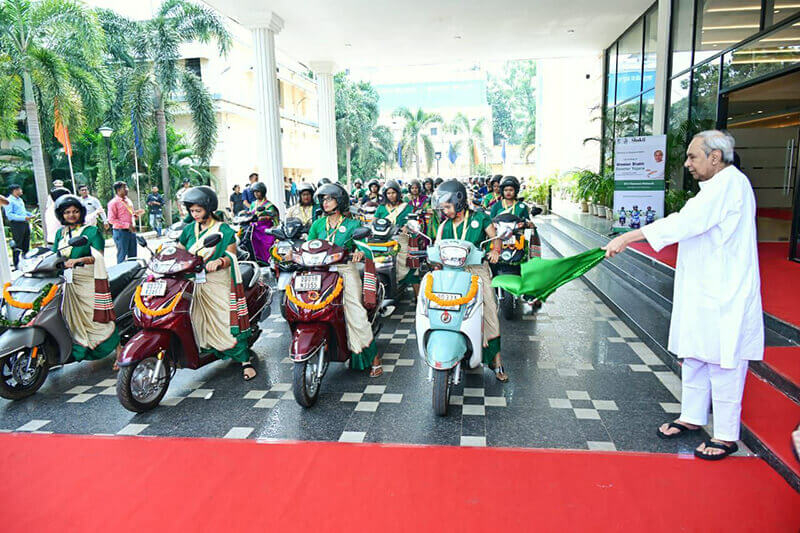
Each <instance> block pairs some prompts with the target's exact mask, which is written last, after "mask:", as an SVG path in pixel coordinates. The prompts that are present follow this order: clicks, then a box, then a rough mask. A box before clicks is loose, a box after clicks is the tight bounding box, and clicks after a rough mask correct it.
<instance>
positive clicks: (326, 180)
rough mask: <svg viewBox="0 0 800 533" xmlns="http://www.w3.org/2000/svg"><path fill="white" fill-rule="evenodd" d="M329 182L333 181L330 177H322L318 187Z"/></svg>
mask: <svg viewBox="0 0 800 533" xmlns="http://www.w3.org/2000/svg"><path fill="white" fill-rule="evenodd" d="M328 183H331V180H330V178H320V180H319V181H318V182H317V187H322V186H323V185H327V184H328Z"/></svg>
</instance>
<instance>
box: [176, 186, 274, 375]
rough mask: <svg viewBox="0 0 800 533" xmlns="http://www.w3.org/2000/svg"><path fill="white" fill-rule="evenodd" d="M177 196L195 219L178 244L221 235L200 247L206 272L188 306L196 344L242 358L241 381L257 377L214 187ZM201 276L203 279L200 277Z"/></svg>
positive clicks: (194, 248) (232, 239)
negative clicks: (208, 245) (212, 244)
mask: <svg viewBox="0 0 800 533" xmlns="http://www.w3.org/2000/svg"><path fill="white" fill-rule="evenodd" d="M257 185H261V186H262V187H263V184H262V183H256V184H255V185H253V189H256V186H257ZM256 190H257V189H256ZM259 200H261V201H262V202H261V203H262V205H263V200H264V198H263V195H262V197H261V199H259V195H258V194H256V202H254V205H255V204H258V203H259ZM182 201H183V205H184V206H185V207H186V210H187V211H188V212H189V215H190V216H191V217H192V219H193V220H194V222H192V223H190V224H188V225H187V226H186V227H185V228H184V229H183V233H181V236H180V239H179V240H178V242H179V243H180V245H181V246H182V247H183V248H185V249H186V250H188V251H189V252H191V253H197V252H198V251H200V250H204V248H203V241H204V240H205V238H206V237H208V236H209V235H212V234H215V233H219V234H220V235H221V236H222V240H221V241H220V242H219V244H217V246H216V247H214V248H213V249H212V250H204V251H205V252H206V254H205V265H206V266H205V275H204V276H202V275H198V277H196V278H195V288H194V296H193V300H192V307H191V311H190V312H191V317H192V326H193V329H194V335H195V339H196V341H197V346H198V348H199V349H200V350H201V351H203V352H210V353H212V354H214V355H215V356H216V357H218V358H219V359H233V360H234V361H238V362H240V363H242V371H243V377H244V379H245V381H250V380H251V379H253V378H254V377H256V369H255V367H254V366H253V365H252V364H251V363H250V361H249V355H250V351H249V349H248V344H247V339H248V337H249V336H250V322H249V319H248V318H247V314H246V313H245V314H244V315H242V314H241V312H240V311H241V309H240V303H241V302H243V301H244V288H243V286H242V276H241V273H240V271H239V263H238V261H237V260H236V234H235V233H234V231H233V229H232V228H231V227H230V226H228V225H227V224H225V223H223V222H222V220H223V215H222V213H220V212H217V207H218V205H219V201H218V199H217V193H215V192H214V189H212V188H211V187H208V186H205V185H202V186H200V187H192V188H191V189H189V190H188V191H186V193H185V194H184V195H183V198H182ZM201 276H202V277H204V278H205V280H203V281H201ZM231 302H235V303H233V304H232V303H231ZM234 317H235V318H234Z"/></svg>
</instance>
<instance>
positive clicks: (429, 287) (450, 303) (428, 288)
mask: <svg viewBox="0 0 800 533" xmlns="http://www.w3.org/2000/svg"><path fill="white" fill-rule="evenodd" d="M476 294H478V276H472V282H471V283H470V286H469V291H467V294H465V295H464V296H462V297H461V298H456V299H455V300H443V299H441V298H439V297H438V296H436V294H435V293H434V292H433V276H428V281H427V283H426V284H425V297H426V298H427V299H428V300H430V301H432V302H433V303H435V304H437V305H441V306H442V307H455V306H458V305H464V304H467V303H469V302H471V301H472V299H473V298H475V295H476Z"/></svg>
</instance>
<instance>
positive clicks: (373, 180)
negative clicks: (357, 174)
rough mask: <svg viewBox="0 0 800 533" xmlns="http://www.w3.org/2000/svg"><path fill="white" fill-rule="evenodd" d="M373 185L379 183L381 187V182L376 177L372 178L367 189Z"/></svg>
mask: <svg viewBox="0 0 800 533" xmlns="http://www.w3.org/2000/svg"><path fill="white" fill-rule="evenodd" d="M373 185H377V186H378V188H380V186H381V182H380V181H378V180H377V179H376V178H372V179H371V180H369V181H368V182H367V189H371V188H372V186H373Z"/></svg>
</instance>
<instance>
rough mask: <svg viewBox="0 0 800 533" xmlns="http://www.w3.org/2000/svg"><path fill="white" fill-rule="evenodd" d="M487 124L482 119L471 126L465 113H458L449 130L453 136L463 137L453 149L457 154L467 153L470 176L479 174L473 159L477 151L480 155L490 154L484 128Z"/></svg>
mask: <svg viewBox="0 0 800 533" xmlns="http://www.w3.org/2000/svg"><path fill="white" fill-rule="evenodd" d="M485 124H486V119H485V118H484V117H481V118H479V119H478V120H476V121H475V123H474V124H472V125H470V123H469V119H468V118H467V116H466V115H464V113H461V112H458V113H456V116H455V117H453V121H452V122H451V123H450V124H449V125H448V128H447V129H448V130H449V131H450V132H451V133H452V134H453V135H456V136H459V137H461V138H460V139H458V140H457V141H456V142H455V144H454V145H453V148H454V149H455V151H456V152H464V151H466V153H467V159H469V173H470V174H477V164H476V163H475V158H474V157H473V154H474V153H475V150H476V149H477V151H478V153H480V154H483V155H486V154H488V153H489V149H488V147H487V146H486V141H485V139H484V136H483V126H484V125H485Z"/></svg>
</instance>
